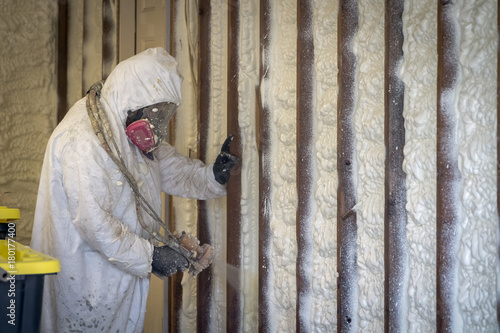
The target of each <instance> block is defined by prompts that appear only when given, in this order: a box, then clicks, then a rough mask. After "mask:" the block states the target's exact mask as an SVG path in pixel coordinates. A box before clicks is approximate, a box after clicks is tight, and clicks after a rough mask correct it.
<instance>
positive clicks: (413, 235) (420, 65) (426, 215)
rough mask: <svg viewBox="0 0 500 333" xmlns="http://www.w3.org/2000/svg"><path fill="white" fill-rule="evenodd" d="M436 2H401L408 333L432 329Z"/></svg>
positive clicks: (434, 289)
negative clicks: (407, 255)
mask: <svg viewBox="0 0 500 333" xmlns="http://www.w3.org/2000/svg"><path fill="white" fill-rule="evenodd" d="M436 32H437V4H436V2H435V1H418V2H415V1H405V5H404V13H403V33H404V44H403V52H404V60H403V64H402V67H401V72H400V76H401V80H402V81H403V82H404V84H405V98H404V113H403V115H404V118H405V130H406V132H405V135H406V140H405V142H406V144H405V147H404V153H405V160H404V164H403V170H404V171H405V173H406V174H407V178H406V186H407V205H406V208H407V211H408V223H407V241H408V251H409V253H408V254H409V257H408V261H409V262H408V263H409V266H410V268H411V269H410V271H409V279H408V283H409V288H408V331H409V332H433V331H435V329H436V314H435V309H436V216H435V212H436V116H435V115H436V105H437V95H436V91H437V88H436V87H437V80H436V73H437V51H436V48H437V33H436Z"/></svg>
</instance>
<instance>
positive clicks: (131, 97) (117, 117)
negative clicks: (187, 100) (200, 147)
mask: <svg viewBox="0 0 500 333" xmlns="http://www.w3.org/2000/svg"><path fill="white" fill-rule="evenodd" d="M181 85H182V77H181V75H180V74H179V73H178V71H177V62H176V60H175V59H174V58H173V57H172V56H171V55H169V54H168V53H167V52H166V51H165V50H164V49H163V48H161V47H157V48H151V49H147V50H146V51H143V52H141V53H139V54H137V55H135V56H133V57H131V58H129V59H127V60H124V61H122V62H121V63H119V64H118V65H117V66H116V68H115V69H114V70H113V71H112V72H111V74H110V75H109V77H108V78H107V79H106V82H105V83H104V86H103V88H102V91H101V97H100V100H101V104H102V106H103V109H104V111H105V112H106V114H107V117H108V120H109V123H110V126H111V130H112V132H113V136H114V138H115V141H116V143H117V144H118V148H119V150H120V154H121V155H122V156H123V157H124V158H125V160H126V164H127V167H128V168H129V170H130V171H131V172H132V173H135V172H137V169H136V166H135V164H136V161H137V158H138V159H139V160H140V161H141V160H142V157H139V156H137V155H140V152H139V150H136V149H135V146H134V145H133V144H131V142H130V141H128V137H127V135H126V132H125V127H126V124H125V123H126V119H127V112H128V111H133V110H137V109H140V108H143V107H146V106H149V105H152V104H157V103H163V102H169V103H174V104H176V105H179V104H180V103H181ZM134 155H136V156H134Z"/></svg>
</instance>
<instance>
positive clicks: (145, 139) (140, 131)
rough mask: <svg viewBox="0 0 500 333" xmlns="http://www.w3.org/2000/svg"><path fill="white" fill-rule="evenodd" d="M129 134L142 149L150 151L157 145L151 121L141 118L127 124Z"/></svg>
mask: <svg viewBox="0 0 500 333" xmlns="http://www.w3.org/2000/svg"><path fill="white" fill-rule="evenodd" d="M126 133H127V136H128V137H129V138H130V140H131V141H132V142H133V143H134V144H135V145H136V146H137V147H138V148H139V149H140V150H142V151H144V152H148V151H150V150H151V149H152V148H154V147H155V144H156V143H155V137H154V134H153V130H152V129H151V125H150V124H149V121H147V120H144V119H141V120H137V121H134V122H133V123H132V124H130V125H128V126H127V130H126Z"/></svg>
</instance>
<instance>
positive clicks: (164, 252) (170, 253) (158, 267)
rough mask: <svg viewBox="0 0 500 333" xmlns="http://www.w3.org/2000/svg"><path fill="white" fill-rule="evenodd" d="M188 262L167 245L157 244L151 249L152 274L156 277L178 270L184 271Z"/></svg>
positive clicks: (168, 274) (169, 274)
mask: <svg viewBox="0 0 500 333" xmlns="http://www.w3.org/2000/svg"><path fill="white" fill-rule="evenodd" d="M188 266H189V262H188V261H187V259H186V258H185V257H184V256H183V255H182V254H180V253H178V252H177V251H175V250H173V249H171V248H170V247H168V246H159V247H156V246H155V248H154V251H153V262H152V267H153V274H155V275H156V276H158V277H167V276H171V275H173V274H174V273H175V272H177V271H178V270H180V271H184V270H186V268H188Z"/></svg>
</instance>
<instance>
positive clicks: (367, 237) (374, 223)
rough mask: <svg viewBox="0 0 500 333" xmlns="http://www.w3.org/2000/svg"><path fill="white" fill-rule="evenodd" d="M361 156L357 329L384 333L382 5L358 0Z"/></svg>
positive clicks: (357, 115) (357, 114) (357, 124)
mask: <svg viewBox="0 0 500 333" xmlns="http://www.w3.org/2000/svg"><path fill="white" fill-rule="evenodd" d="M358 6H359V31H358V33H357V35H356V38H355V41H354V53H355V54H356V56H357V58H358V69H357V70H358V74H357V77H358V83H357V87H358V101H357V107H356V112H355V115H354V126H355V132H356V150H357V152H356V155H357V165H358V169H357V177H358V179H359V181H358V185H357V198H358V199H357V200H358V203H360V208H359V209H358V211H357V214H356V222H357V226H358V231H357V232H358V235H357V237H358V238H357V245H358V276H359V280H358V288H359V291H358V316H359V322H358V325H359V330H360V331H363V332H382V331H384V257H383V256H382V255H380V254H381V253H384V206H385V202H384V173H385V145H384V115H385V109H384V54H385V48H384V45H385V40H384V13H385V8H384V1H382V0H379V1H375V2H374V1H359V2H358Z"/></svg>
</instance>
